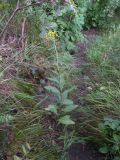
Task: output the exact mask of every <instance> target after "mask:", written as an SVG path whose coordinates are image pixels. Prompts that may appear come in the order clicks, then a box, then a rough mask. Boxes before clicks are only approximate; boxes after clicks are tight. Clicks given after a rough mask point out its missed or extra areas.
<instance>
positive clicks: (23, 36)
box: [21, 18, 26, 51]
mask: <svg viewBox="0 0 120 160" xmlns="http://www.w3.org/2000/svg"><path fill="white" fill-rule="evenodd" d="M25 23H26V18H23V23H22V35H21V45H22V51H23V50H24V47H25V42H24V40H25V35H24V34H25Z"/></svg>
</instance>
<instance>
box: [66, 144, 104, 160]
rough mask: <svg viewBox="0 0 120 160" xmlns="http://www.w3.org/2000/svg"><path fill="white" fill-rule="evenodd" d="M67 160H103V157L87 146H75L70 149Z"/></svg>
mask: <svg viewBox="0 0 120 160" xmlns="http://www.w3.org/2000/svg"><path fill="white" fill-rule="evenodd" d="M69 157H70V158H69V160H103V159H104V157H103V156H102V155H101V154H99V153H98V152H96V151H95V150H94V149H93V148H91V147H90V146H89V145H83V144H75V145H73V146H72V147H71V148H70V153H69Z"/></svg>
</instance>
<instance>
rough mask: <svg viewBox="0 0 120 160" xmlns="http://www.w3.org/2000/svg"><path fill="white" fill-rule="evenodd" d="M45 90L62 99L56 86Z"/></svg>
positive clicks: (47, 87)
mask: <svg viewBox="0 0 120 160" xmlns="http://www.w3.org/2000/svg"><path fill="white" fill-rule="evenodd" d="M45 89H47V90H48V91H49V92H52V93H53V94H55V95H56V96H59V97H60V91H59V90H58V89H57V88H56V87H54V86H46V87H45Z"/></svg>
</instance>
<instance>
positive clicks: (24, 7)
mask: <svg viewBox="0 0 120 160" xmlns="http://www.w3.org/2000/svg"><path fill="white" fill-rule="evenodd" d="M43 2H44V1H40V2H37V3H32V4H29V5H26V6H23V7H20V5H19V4H20V2H19V0H18V1H17V5H16V8H15V10H14V11H13V13H12V15H11V16H10V18H9V20H8V22H7V24H6V25H5V27H4V28H3V30H2V32H1V34H0V40H1V38H2V36H3V34H4V33H5V31H6V29H7V28H8V26H9V24H10V22H11V21H12V19H13V18H14V16H15V15H16V13H17V12H18V11H20V10H24V9H26V8H28V7H30V6H38V5H40V4H42V3H43Z"/></svg>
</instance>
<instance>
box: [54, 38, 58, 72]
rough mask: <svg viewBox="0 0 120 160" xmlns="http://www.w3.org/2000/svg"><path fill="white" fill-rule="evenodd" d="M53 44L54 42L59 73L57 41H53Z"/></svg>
mask: <svg viewBox="0 0 120 160" xmlns="http://www.w3.org/2000/svg"><path fill="white" fill-rule="evenodd" d="M53 42H54V48H55V53H56V61H57V69H58V71H59V55H58V51H57V47H56V42H55V39H54V40H53Z"/></svg>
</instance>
